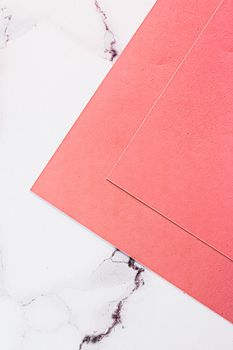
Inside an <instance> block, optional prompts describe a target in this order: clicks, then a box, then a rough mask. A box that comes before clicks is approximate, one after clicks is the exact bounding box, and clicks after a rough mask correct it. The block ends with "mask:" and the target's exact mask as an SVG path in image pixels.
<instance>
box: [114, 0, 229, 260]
mask: <svg viewBox="0 0 233 350" xmlns="http://www.w3.org/2000/svg"><path fill="white" fill-rule="evenodd" d="M232 43H233V4H232V2H230V1H228V0H225V1H224V2H223V3H222V4H221V6H220V7H219V9H218V11H217V12H216V13H215V15H214V16H213V17H212V19H211V22H209V23H208V25H207V27H206V28H205V31H204V32H203V33H202V35H201V36H200V38H198V41H197V42H196V43H195V45H194V47H193V48H192V51H191V52H190V53H189V55H188V56H187V58H186V59H185V61H184V63H183V64H182V66H181V67H180V68H179V71H178V72H177V74H176V75H175V76H174V78H173V79H172V81H171V82H170V84H169V86H168V87H167V89H166V91H164V93H163V94H162V96H161V97H160V99H159V101H158V102H157V103H156V104H155V106H154V108H153V110H152V111H151V112H150V114H149V115H148V116H147V118H146V120H145V122H144V123H143V124H142V126H141V127H140V129H139V130H138V132H137V133H136V134H135V136H134V137H133V139H132V141H131V143H130V145H129V146H128V147H127V149H126V150H125V152H124V153H123V154H122V157H121V159H120V160H119V162H118V163H117V165H116V166H115V167H114V169H113V171H112V172H111V174H110V176H109V179H110V180H111V181H112V182H114V183H115V184H117V185H119V186H120V187H122V188H123V189H125V190H126V191H127V192H129V193H130V194H132V195H133V196H135V197H136V198H138V199H139V200H141V201H143V202H144V203H146V204H147V205H149V206H150V207H151V208H153V209H155V210H157V211H158V212H159V213H161V214H162V215H164V216H165V217H167V218H169V219H171V220H172V221H173V222H175V223H176V224H178V225H180V226H181V227H183V228H184V229H186V230H187V231H188V232H190V233H192V234H194V235H195V236H197V237H198V238H199V239H201V240H202V241H204V242H206V243H207V244H209V245H210V246H212V247H214V248H215V249H216V250H218V251H220V252H221V253H222V254H224V255H226V256H228V257H229V258H231V259H233V220H232V215H233V161H232V159H233V118H232V114H233V56H232V49H233V44H232Z"/></svg>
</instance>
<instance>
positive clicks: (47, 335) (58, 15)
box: [0, 0, 233, 350]
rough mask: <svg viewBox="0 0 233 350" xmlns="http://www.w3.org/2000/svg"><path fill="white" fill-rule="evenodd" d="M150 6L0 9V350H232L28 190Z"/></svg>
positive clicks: (223, 327) (231, 338)
mask: <svg viewBox="0 0 233 350" xmlns="http://www.w3.org/2000/svg"><path fill="white" fill-rule="evenodd" d="M154 3H155V0H143V1H142V0H125V1H121V0H120V1H119V0H108V1H107V0H98V1H95V0H66V1H64V0H56V1H55V0H40V1H39V0H5V1H0V73H1V74H0V76H1V78H0V100H1V104H0V160H1V161H0V193H1V196H0V198H1V199H0V349H4V350H42V349H43V350H54V349H56V350H75V349H76V350H78V349H82V350H86V349H95V350H105V349H108V350H109V349H111V350H120V349H124V350H139V349H159V350H176V349H177V350H178V349H179V350H187V349H189V350H209V349H211V350H232V348H233V328H232V325H231V324H230V323H228V322H227V321H225V320H224V319H222V318H221V317H220V316H218V315H216V314H215V313H214V312H212V311H210V310H208V309H207V308H206V307H204V306H203V305H201V304H199V303H198V302H196V301H195V300H194V299H192V298H190V297H189V296H187V295H186V294H185V293H183V292H181V291H180V290H178V289H177V288H175V287H174V286H172V285H171V284H169V283H168V282H166V281H165V280H163V279H162V278H161V277H159V276H158V275H156V274H155V273H152V272H151V271H149V270H147V269H145V268H144V267H142V266H140V265H139V264H137V263H136V262H134V261H133V260H132V259H130V258H129V257H127V256H125V255H124V254H122V253H121V252H119V251H117V250H115V248H114V247H112V246H111V245H110V244H108V243H107V242H105V241H103V240H102V239H100V238H99V237H97V236H95V235H94V234H93V233H91V232H89V231H88V230H87V229H85V228H84V227H82V226H81V225H79V224H78V223H76V222H74V221H73V220H72V219H70V218H69V217H67V216H66V215H64V214H63V213H61V212H59V211H58V210H56V209H55V208H53V207H51V206H50V205H48V204H47V203H46V202H44V201H42V200H40V198H38V197H36V196H35V195H33V194H32V193H30V191H29V189H30V186H31V185H32V183H33V182H34V180H35V179H36V177H37V176H38V174H39V172H40V171H41V169H42V168H43V167H44V166H45V164H46V163H47V161H48V160H49V158H50V156H51V155H52V153H53V152H54V151H55V149H56V147H57V146H58V144H59V143H60V142H61V140H62V138H63V137H64V135H65V134H66V132H67V131H68V130H69V128H70V127H71V125H72V124H73V123H74V121H75V119H76V118H77V116H78V114H79V113H80V112H81V110H82V109H83V108H84V106H85V104H86V103H87V102H88V100H89V99H90V97H91V96H92V94H93V93H94V91H95V90H96V88H97V87H98V85H99V84H100V83H101V81H102V80H103V78H104V77H105V75H106V74H107V72H108V71H109V69H110V68H111V67H112V65H113V64H114V62H115V61H116V59H117V58H118V57H119V55H120V53H121V52H122V50H123V48H124V47H125V46H126V44H127V43H128V41H129V39H130V38H131V36H132V35H133V33H134V32H135V30H136V29H137V28H138V26H139V25H140V23H141V22H142V20H143V19H144V17H145V16H146V14H147V13H148V11H149V10H150V8H151V7H152V6H153V4H154ZM174 268H175V266H174Z"/></svg>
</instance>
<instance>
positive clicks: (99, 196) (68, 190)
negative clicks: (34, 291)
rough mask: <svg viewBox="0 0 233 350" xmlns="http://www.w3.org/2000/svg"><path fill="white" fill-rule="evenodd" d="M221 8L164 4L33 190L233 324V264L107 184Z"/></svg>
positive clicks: (205, 3)
mask: <svg viewBox="0 0 233 350" xmlns="http://www.w3.org/2000/svg"><path fill="white" fill-rule="evenodd" d="M218 5H219V0H202V1H185V0H159V1H158V2H157V3H156V5H155V6H154V8H153V9H152V11H151V12H150V14H149V15H148V17H147V18H146V20H145V21H144V23H143V24H142V26H141V27H140V28H139V30H138V31H137V33H136V34H135V36H134V37H133V39H132V40H131V42H130V44H129V45H128V47H127V48H126V50H125V51H124V52H123V54H122V55H121V57H120V59H119V60H118V61H117V63H116V64H115V65H114V67H113V69H112V70H111V72H110V73H109V74H108V76H107V77H106V79H105V80H104V82H103V83H102V84H101V86H100V87H99V89H98V90H97V92H96V93H95V95H94V96H93V98H92V99H91V101H90V102H89V103H88V105H87V107H86V108H85V109H84V111H83V112H82V114H81V116H80V117H79V119H78V120H77V122H76V123H75V124H74V126H73V127H72V129H71V130H70V132H69V133H68V135H67V136H66V137H65V139H64V141H63V142H62V144H61V145H60V147H59V148H58V150H57V151H56V153H55V154H54V156H53V157H52V159H51V160H50V161H49V163H48V165H47V166H46V168H45V169H44V171H43V172H42V174H41V175H40V176H39V178H38V180H37V181H36V183H35V184H34V186H33V188H32V190H33V191H34V192H35V193H37V194H38V195H39V196H41V197H42V198H44V199H46V200H47V201H49V202H50V203H52V204H53V205H55V206H56V207H57V208H59V209H61V210H63V211H64V212H65V213H67V214H68V215H70V216H71V217H72V218H74V219H75V220H77V221H78V222H80V223H81V224H83V225H85V226H86V227H88V228H89V229H90V230H92V231H94V232H95V233H97V234H98V235H100V236H101V237H103V238H104V239H106V240H108V241H109V242H111V244H113V245H114V246H116V247H118V248H119V249H121V250H122V251H124V252H125V253H126V254H128V255H130V256H131V257H133V258H134V259H136V260H138V261H139V262H141V263H142V264H144V265H146V266H147V267H149V268H150V269H152V270H153V271H155V272H157V273H158V274H160V275H161V276H163V277H164V278H166V279H167V280H168V281H170V282H172V283H173V284H175V285H176V286H178V287H179V288H181V289H182V290H184V291H185V292H187V293H188V294H190V295H191V296H193V297H194V298H196V299H197V300H199V301H200V302H202V303H203V304H205V305H207V306H208V307H209V308H211V309H212V310H214V311H216V312H217V313H219V314H220V315H222V316H223V317H225V318H226V319H228V320H230V321H233V299H232V281H233V266H232V261H231V260H230V259H228V258H226V257H225V256H223V255H222V254H219V253H218V252H217V251H216V250H214V249H212V248H210V247H209V246H208V245H206V244H203V242H201V241H200V240H198V239H197V238H196V237H194V236H192V235H190V234H188V233H187V232H185V231H184V230H183V229H181V228H180V227H178V226H177V225H175V224H174V223H172V222H171V221H169V220H167V219H166V218H164V217H163V216H161V215H159V214H158V213H157V212H156V211H154V210H152V209H150V208H149V207H148V206H146V205H144V204H143V203H142V202H140V201H138V200H136V199H135V198H133V196H130V195H129V194H127V193H126V192H125V191H122V190H121V189H119V188H118V187H117V186H114V185H113V184H112V183H110V182H109V181H107V180H106V176H107V175H108V174H109V172H110V170H111V169H112V167H113V166H114V164H115V163H116V161H117V159H118V158H119V155H120V154H121V153H122V151H123V150H124V148H125V146H126V145H127V143H128V142H129V141H130V139H131V138H132V136H133V134H134V133H135V130H136V129H137V128H138V126H139V125H140V124H141V122H142V120H143V119H144V118H145V116H146V115H147V113H148V110H149V109H150V107H151V106H152V105H153V104H154V101H155V100H156V99H157V98H158V97H159V96H160V94H161V92H162V91H163V89H164V88H165V86H166V84H167V83H168V81H169V79H170V78H171V77H172V75H173V74H174V72H175V71H176V70H177V68H178V67H179V65H180V62H182V60H183V58H184V57H185V55H186V54H187V52H188V51H189V49H190V47H191V46H192V44H193V42H194V41H195V40H196V38H197V37H198V35H199V34H200V32H201V31H202V30H203V28H204V27H205V25H206V23H207V22H208V20H209V19H210V17H211V16H212V14H213V13H214V11H215V10H216V8H217V7H218Z"/></svg>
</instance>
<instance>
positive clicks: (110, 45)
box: [95, 0, 118, 61]
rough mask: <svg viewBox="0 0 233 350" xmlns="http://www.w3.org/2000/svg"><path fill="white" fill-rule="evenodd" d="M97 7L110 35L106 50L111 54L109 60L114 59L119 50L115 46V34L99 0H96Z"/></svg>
mask: <svg viewBox="0 0 233 350" xmlns="http://www.w3.org/2000/svg"><path fill="white" fill-rule="evenodd" d="M95 8H96V10H97V12H98V13H99V14H100V15H101V17H102V21H103V24H104V28H105V30H106V33H107V35H108V43H107V47H106V48H105V50H104V52H105V53H106V54H108V55H109V60H110V61H113V60H114V59H115V58H116V57H117V56H118V52H117V50H116V48H115V46H116V38H115V35H114V34H113V32H112V30H111V29H110V27H109V25H108V23H107V21H108V18H107V15H106V13H105V12H104V11H103V9H102V8H101V6H100V4H99V1H98V0H95Z"/></svg>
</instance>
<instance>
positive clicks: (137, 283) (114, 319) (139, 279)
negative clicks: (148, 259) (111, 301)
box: [79, 249, 144, 350]
mask: <svg viewBox="0 0 233 350" xmlns="http://www.w3.org/2000/svg"><path fill="white" fill-rule="evenodd" d="M118 251H119V250H118V249H115V250H114V252H113V253H112V255H111V257H110V258H108V259H105V260H104V261H106V260H111V261H112V262H113V263H116V264H127V265H128V267H129V268H130V269H133V270H134V271H135V272H136V274H135V277H134V285H133V288H132V289H131V291H130V292H129V293H128V295H127V296H125V297H124V298H122V299H121V300H120V301H119V302H118V303H117V305H116V308H115V310H114V311H113V313H112V315H111V324H110V325H109V327H108V328H107V329H106V330H105V331H104V332H101V333H98V334H88V335H85V336H84V338H83V340H82V342H81V343H80V345H79V350H81V349H83V346H84V345H85V344H96V343H99V342H101V341H102V340H103V339H104V338H105V337H107V336H109V335H110V334H111V332H112V331H113V330H114V328H115V327H117V326H118V325H119V324H121V323H122V317H121V312H122V309H123V307H124V304H125V303H126V301H127V300H128V299H129V297H130V296H131V295H132V294H133V293H134V292H135V291H136V290H137V289H139V288H140V287H141V286H143V285H144V279H143V276H142V273H143V272H144V269H143V268H142V267H140V266H138V265H137V264H136V262H135V260H134V259H132V258H130V257H129V258H128V261H118V260H117V261H116V260H114V257H115V255H116V253H117V252H118Z"/></svg>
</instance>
